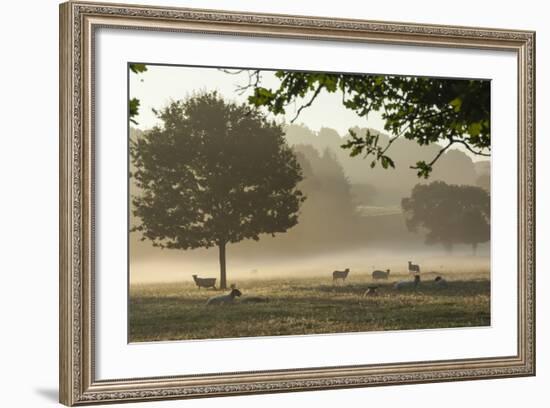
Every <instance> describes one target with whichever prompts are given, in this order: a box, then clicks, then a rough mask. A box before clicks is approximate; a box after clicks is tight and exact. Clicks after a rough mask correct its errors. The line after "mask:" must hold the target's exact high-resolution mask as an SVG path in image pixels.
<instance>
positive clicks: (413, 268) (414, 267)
mask: <svg viewBox="0 0 550 408" xmlns="http://www.w3.org/2000/svg"><path fill="white" fill-rule="evenodd" d="M409 273H420V265H417V264H413V263H412V262H411V261H409Z"/></svg>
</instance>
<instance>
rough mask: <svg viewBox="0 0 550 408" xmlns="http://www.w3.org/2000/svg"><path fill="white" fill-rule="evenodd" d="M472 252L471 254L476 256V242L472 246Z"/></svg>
mask: <svg viewBox="0 0 550 408" xmlns="http://www.w3.org/2000/svg"><path fill="white" fill-rule="evenodd" d="M472 252H473V254H474V256H476V255H477V242H474V243H473V244H472Z"/></svg>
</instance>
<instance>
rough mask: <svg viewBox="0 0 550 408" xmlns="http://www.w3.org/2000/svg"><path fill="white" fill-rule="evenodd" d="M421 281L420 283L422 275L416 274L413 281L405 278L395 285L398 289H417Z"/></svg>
mask: <svg viewBox="0 0 550 408" xmlns="http://www.w3.org/2000/svg"><path fill="white" fill-rule="evenodd" d="M419 283H420V275H415V276H414V280H413V281H408V280H403V281H399V282H395V284H394V285H393V286H394V288H395V289H397V290H401V289H416V287H417V286H418V284H419Z"/></svg>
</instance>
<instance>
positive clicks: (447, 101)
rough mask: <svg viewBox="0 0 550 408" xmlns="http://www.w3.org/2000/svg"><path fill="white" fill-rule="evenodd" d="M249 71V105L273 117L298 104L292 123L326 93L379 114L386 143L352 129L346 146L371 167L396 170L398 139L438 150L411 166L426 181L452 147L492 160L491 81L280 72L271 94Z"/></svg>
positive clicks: (258, 74)
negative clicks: (393, 150)
mask: <svg viewBox="0 0 550 408" xmlns="http://www.w3.org/2000/svg"><path fill="white" fill-rule="evenodd" d="M228 72H230V73H240V72H242V70H241V71H236V72H233V71H228ZM247 72H248V75H249V83H248V86H246V85H245V86H242V87H241V90H246V89H249V88H250V89H252V92H253V93H252V95H250V96H249V102H250V103H251V104H252V105H254V106H265V107H267V109H269V111H271V112H273V113H274V114H284V113H285V112H286V107H287V106H288V105H291V106H294V103H296V102H298V104H299V108H298V110H297V113H296V115H295V117H294V119H293V121H294V120H295V119H296V118H297V117H298V116H299V115H300V113H301V112H302V111H303V110H304V109H306V108H308V107H309V106H311V105H312V104H313V103H314V102H315V99H316V98H317V97H318V96H319V94H320V93H321V92H322V91H325V92H329V93H335V92H339V93H341V94H342V103H343V105H344V106H345V107H346V108H347V109H350V110H352V111H354V112H355V113H357V115H358V116H359V117H365V118H366V117H368V115H369V114H370V113H372V112H378V113H380V115H381V117H382V119H383V120H384V122H385V125H384V129H385V130H386V131H388V132H390V133H391V134H392V138H391V139H390V140H389V141H388V142H387V143H385V144H382V145H381V144H380V143H379V142H380V138H379V136H378V134H377V133H373V132H370V131H367V132H366V133H365V134H364V135H358V134H357V133H355V132H354V131H353V130H350V135H351V139H350V140H348V141H347V142H346V143H345V144H343V145H342V147H343V148H345V149H349V150H350V155H351V156H358V155H363V156H364V157H372V158H373V160H372V161H371V167H374V166H375V165H376V164H377V163H380V164H381V165H382V167H383V168H385V169H386V168H389V167H395V163H394V160H393V159H392V158H391V157H390V155H389V153H390V152H389V149H390V147H391V145H392V143H393V142H394V141H395V140H397V139H399V138H405V139H409V140H414V141H416V142H417V143H418V144H419V145H436V146H438V148H439V150H438V152H437V153H436V154H435V155H434V156H433V157H432V158H431V159H429V160H418V161H416V163H415V164H414V165H412V166H411V168H412V169H416V170H417V174H418V176H419V177H424V178H428V177H429V175H430V173H431V172H432V170H433V166H434V165H435V163H436V162H437V160H438V159H439V158H440V157H441V155H442V154H443V153H444V152H445V151H447V150H448V149H449V148H450V147H451V146H456V145H461V146H463V147H465V148H466V149H468V150H469V151H470V152H472V153H473V154H476V155H483V156H489V155H490V149H491V127H490V110H491V101H490V95H491V92H490V90H491V88H490V86H491V85H490V82H489V81H484V80H462V79H442V78H426V77H406V76H389V75H368V74H338V73H323V72H297V71H277V72H276V73H275V76H276V78H277V79H278V80H279V84H278V88H275V89H271V88H266V87H263V86H262V79H261V73H262V71H260V70H248V71H247ZM302 101H303V102H302Z"/></svg>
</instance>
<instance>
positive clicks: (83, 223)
mask: <svg viewBox="0 0 550 408" xmlns="http://www.w3.org/2000/svg"><path fill="white" fill-rule="evenodd" d="M534 84H535V33H534V32H531V31H517V30H506V29H493V28H469V27H454V26H434V25H422V24H416V23H415V24H412V23H395V22H374V21H363V20H344V19H333V18H319V17H303V16H288V15H266V14H250V13H241V12H233V11H212V10H195V9H178V8H165V7H152V6H151V7H150V6H137V5H120V4H119V5H106V4H99V3H97V4H96V3H89V2H68V3H64V4H62V5H61V6H60V236H61V238H60V400H61V402H62V403H64V404H66V405H79V404H91V403H107V402H129V401H147V400H158V399H174V398H195V397H209V396H223V395H235V394H254V393H267V392H285V391H306V390H318V389H334V388H346V387H364V386H376V385H392V384H408V383H424V382H436V381H454V380H473V379H487V378H503V377H516V376H530V375H534V374H535V95H534V92H535V91H534V90H535V87H534Z"/></svg>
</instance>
